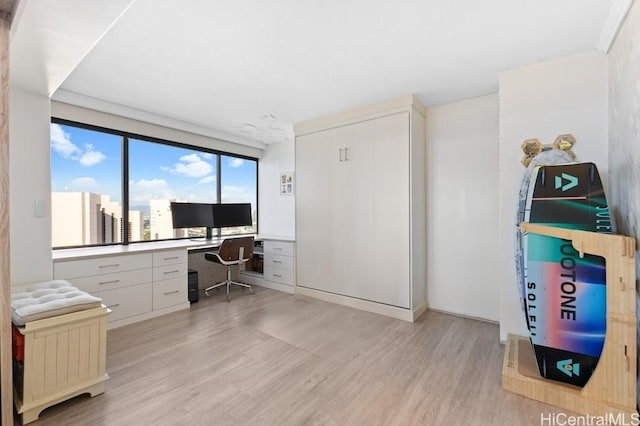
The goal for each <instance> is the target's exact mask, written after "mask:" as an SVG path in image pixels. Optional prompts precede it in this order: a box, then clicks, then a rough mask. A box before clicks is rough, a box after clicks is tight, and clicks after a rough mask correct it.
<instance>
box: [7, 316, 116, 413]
mask: <svg viewBox="0 0 640 426" xmlns="http://www.w3.org/2000/svg"><path fill="white" fill-rule="evenodd" d="M108 313H109V310H108V309H107V308H105V307H104V306H103V307H101V308H95V309H87V310H84V311H79V312H73V313H70V314H66V315H58V316H55V317H51V318H45V319H41V320H37V321H31V322H28V323H26V324H25V325H24V327H19V328H18V330H19V331H20V333H21V334H23V335H24V364H23V368H22V371H21V372H20V373H21V377H20V378H21V379H22V380H21V381H20V380H18V381H17V382H16V381H14V386H15V387H14V404H15V406H16V410H17V411H18V414H20V420H21V422H22V424H26V423H30V422H32V421H34V420H37V419H38V417H39V416H40V412H41V411H42V410H44V409H45V408H48V407H51V406H52V405H54V404H57V403H59V402H62V401H65V400H67V399H69V398H73V397H74V396H77V395H81V394H83V393H89V394H90V395H91V396H96V395H99V394H101V393H103V392H104V382H105V381H106V380H107V379H108V378H109V376H108V375H107V374H106V372H105V364H106V354H107V351H106V347H107V314H108Z"/></svg>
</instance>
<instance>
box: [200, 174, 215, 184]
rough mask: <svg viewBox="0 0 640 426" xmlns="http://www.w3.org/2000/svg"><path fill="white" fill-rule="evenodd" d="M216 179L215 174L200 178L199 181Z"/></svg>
mask: <svg viewBox="0 0 640 426" xmlns="http://www.w3.org/2000/svg"><path fill="white" fill-rule="evenodd" d="M215 181H216V177H215V176H214V175H209V176H206V177H203V178H202V179H200V180H199V181H198V183H211V182H215Z"/></svg>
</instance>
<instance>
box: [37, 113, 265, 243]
mask: <svg viewBox="0 0 640 426" xmlns="http://www.w3.org/2000/svg"><path fill="white" fill-rule="evenodd" d="M51 124H59V125H62V126H72V127H77V128H80V129H85V130H91V131H95V132H102V133H108V134H111V135H115V136H120V137H121V142H120V143H121V153H122V158H121V167H122V171H121V176H120V178H121V185H122V186H121V187H120V193H121V195H122V203H121V204H122V222H123V223H122V230H121V232H122V242H119V243H102V244H85V245H73V246H61V247H53V245H52V247H51V248H52V250H64V249H75V248H84V247H106V246H119V245H123V246H128V245H130V244H146V243H153V242H156V241H174V240H185V239H189V237H177V238H162V239H157V240H140V241H129V234H130V229H129V139H135V140H139V141H143V142H151V143H157V144H162V145H168V146H173V147H176V148H183V149H189V150H195V151H200V152H204V153H207V154H213V155H215V156H216V194H217V196H216V197H217V201H216V203H217V204H219V203H221V202H222V167H221V165H222V164H221V163H222V160H221V159H222V156H227V157H234V158H240V159H243V160H247V161H255V163H256V230H255V234H258V232H259V229H260V222H259V220H258V217H259V211H260V191H259V184H260V173H259V171H260V161H259V159H258V158H256V157H251V156H249V155H243V154H236V153H233V152H228V151H222V150H219V149H212V148H205V147H202V146H197V145H191V144H187V143H184V142H177V141H173V140H169V139H164V138H158V137H153V136H147V135H142V134H138V133H133V132H128V131H124V130H117V129H111V128H108V127H103V126H98V125H94V124H87V123H82V122H79V121H74V120H69V119H66V118H60V117H51V120H50V125H51ZM49 143H51V142H49ZM49 175H50V176H51V172H50V173H49ZM51 225H52V226H54V224H53V223H52V224H51ZM234 235H249V234H234ZM251 235H253V233H251ZM221 236H222V232H221V229H220V228H214V232H213V237H214V238H220V237H221Z"/></svg>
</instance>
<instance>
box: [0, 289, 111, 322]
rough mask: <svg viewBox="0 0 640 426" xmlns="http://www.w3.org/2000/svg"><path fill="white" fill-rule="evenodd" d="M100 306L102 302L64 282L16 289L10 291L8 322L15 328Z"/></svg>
mask: <svg viewBox="0 0 640 426" xmlns="http://www.w3.org/2000/svg"><path fill="white" fill-rule="evenodd" d="M100 306H102V299H100V298H98V297H94V296H91V295H90V294H89V293H85V292H84V291H81V290H78V289H77V288H75V287H74V286H72V285H71V284H70V283H69V282H68V281H64V280H54V281H46V282H42V283H37V284H30V285H27V286H24V287H15V288H13V289H12V292H11V319H12V321H13V323H14V324H15V325H24V324H25V323H27V322H29V321H35V320H39V319H43V318H49V317H53V316H56V315H63V314H69V313H71V312H76V311H82V310H85V309H92V308H99V307H100Z"/></svg>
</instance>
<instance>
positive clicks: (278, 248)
mask: <svg viewBox="0 0 640 426" xmlns="http://www.w3.org/2000/svg"><path fill="white" fill-rule="evenodd" d="M273 249H274V250H282V247H274V248H273Z"/></svg>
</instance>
